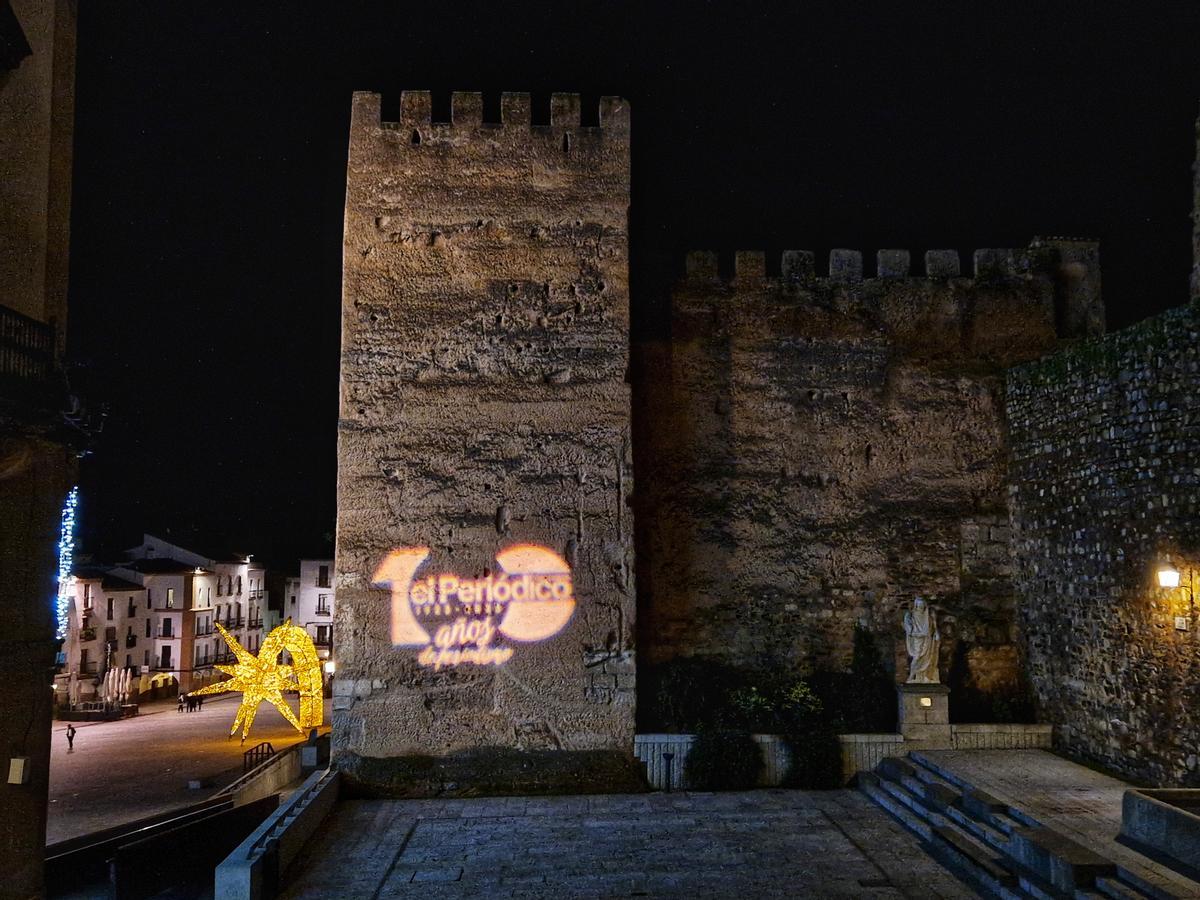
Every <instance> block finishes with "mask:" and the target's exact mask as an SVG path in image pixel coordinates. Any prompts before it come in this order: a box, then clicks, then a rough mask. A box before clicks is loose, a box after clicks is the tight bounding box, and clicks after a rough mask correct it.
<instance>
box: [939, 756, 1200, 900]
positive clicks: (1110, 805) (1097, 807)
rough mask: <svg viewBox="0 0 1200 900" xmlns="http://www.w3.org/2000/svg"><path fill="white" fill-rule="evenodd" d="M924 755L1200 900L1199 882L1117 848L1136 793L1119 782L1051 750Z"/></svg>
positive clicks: (1134, 869)
mask: <svg viewBox="0 0 1200 900" xmlns="http://www.w3.org/2000/svg"><path fill="white" fill-rule="evenodd" d="M921 754H922V755H923V756H926V757H928V758H929V759H930V760H931V761H933V762H934V763H935V764H936V765H939V766H942V767H944V768H945V769H946V770H947V771H949V772H952V773H954V774H955V775H957V776H958V777H959V778H961V779H963V780H964V781H966V782H967V783H969V784H970V785H972V786H973V787H976V788H979V789H981V790H984V791H986V792H987V793H989V794H992V795H994V796H995V797H997V798H998V799H1000V800H1002V801H1004V802H1005V803H1007V804H1008V805H1010V806H1015V807H1017V808H1018V809H1020V810H1023V811H1024V812H1025V813H1027V814H1028V815H1030V816H1032V817H1033V818H1034V819H1036V820H1037V821H1039V822H1041V823H1042V824H1043V825H1046V826H1047V827H1049V828H1053V829H1054V830H1055V831H1058V832H1061V833H1062V834H1064V835H1066V836H1067V837H1069V838H1071V839H1072V840H1074V841H1076V842H1078V843H1080V844H1083V845H1084V846H1085V847H1090V848H1091V849H1092V850H1095V851H1096V852H1097V853H1100V854H1102V855H1103V856H1106V857H1108V858H1109V859H1110V860H1112V861H1113V862H1115V863H1116V864H1117V865H1119V866H1123V867H1124V868H1126V869H1128V870H1129V871H1131V872H1132V873H1133V874H1134V875H1136V876H1138V877H1139V878H1142V879H1144V880H1145V881H1147V882H1149V883H1151V884H1153V885H1155V886H1157V887H1159V888H1161V889H1163V890H1165V891H1167V892H1168V893H1169V894H1173V895H1175V896H1178V897H1200V885H1197V884H1196V883H1195V882H1194V881H1192V880H1190V879H1188V878H1185V877H1184V876H1182V875H1180V874H1178V873H1177V872H1174V871H1172V870H1171V869H1169V868H1167V867H1166V866H1164V865H1162V864H1160V863H1157V862H1155V861H1154V860H1152V859H1150V858H1149V857H1146V856H1143V855H1142V854H1140V853H1138V852H1137V851H1136V850H1134V849H1132V848H1130V847H1126V846H1125V845H1124V844H1121V843H1118V842H1117V840H1116V837H1117V834H1118V833H1119V832H1120V830H1121V798H1122V797H1123V796H1124V794H1125V791H1126V790H1127V789H1129V788H1130V787H1132V785H1130V784H1127V783H1126V782H1124V781H1121V780H1120V779H1119V778H1113V777H1112V776H1110V775H1105V774H1103V773H1101V772H1097V771H1095V770H1094V769H1089V768H1088V767H1087V766H1081V765H1079V764H1078V763H1074V762H1071V761H1070V760H1069V759H1064V758H1063V757H1061V756H1055V755H1054V754H1053V753H1050V752H1048V751H1046V750H923V751H921Z"/></svg>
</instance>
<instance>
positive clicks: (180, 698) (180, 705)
mask: <svg viewBox="0 0 1200 900" xmlns="http://www.w3.org/2000/svg"><path fill="white" fill-rule="evenodd" d="M176 712H183V694H180V695H179V709H177V710H176Z"/></svg>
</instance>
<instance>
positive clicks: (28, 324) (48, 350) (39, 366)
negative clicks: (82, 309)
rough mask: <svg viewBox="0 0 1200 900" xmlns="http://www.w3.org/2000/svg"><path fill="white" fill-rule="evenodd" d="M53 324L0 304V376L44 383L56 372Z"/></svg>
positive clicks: (32, 382) (7, 378)
mask: <svg viewBox="0 0 1200 900" xmlns="http://www.w3.org/2000/svg"><path fill="white" fill-rule="evenodd" d="M54 345H55V335H54V326H53V325H48V324H46V323H45V322H39V321H38V320H37V319H31V318H29V316H26V315H22V314H21V313H19V312H17V311H16V310H15V309H9V308H8V307H7V306H0V378H4V379H5V380H12V381H19V382H25V383H28V384H45V383H46V382H48V381H50V380H51V377H52V376H53V374H54V371H55V346H54Z"/></svg>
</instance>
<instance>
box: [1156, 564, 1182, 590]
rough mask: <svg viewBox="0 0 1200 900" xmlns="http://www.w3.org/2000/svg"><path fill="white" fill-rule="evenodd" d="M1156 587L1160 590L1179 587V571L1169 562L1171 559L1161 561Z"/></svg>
mask: <svg viewBox="0 0 1200 900" xmlns="http://www.w3.org/2000/svg"><path fill="white" fill-rule="evenodd" d="M1158 586H1159V587H1161V588H1177V587H1179V570H1178V569H1177V568H1175V564H1174V563H1172V562H1171V557H1169V556H1168V557H1167V558H1166V559H1164V560H1163V562H1162V564H1161V565H1159V567H1158Z"/></svg>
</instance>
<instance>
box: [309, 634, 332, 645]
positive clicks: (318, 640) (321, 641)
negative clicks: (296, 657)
mask: <svg viewBox="0 0 1200 900" xmlns="http://www.w3.org/2000/svg"><path fill="white" fill-rule="evenodd" d="M313 643H314V644H315V645H316V646H318V647H332V646H333V636H332V635H330V636H327V637H322V636H321V635H317V636H316V637H315V638H313Z"/></svg>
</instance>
